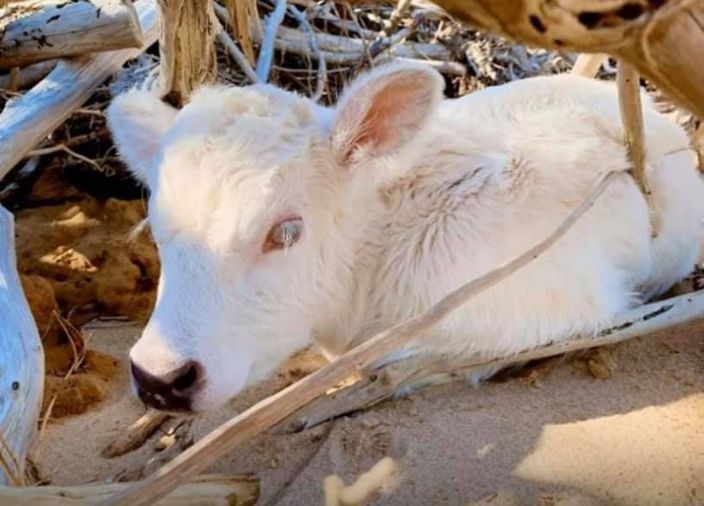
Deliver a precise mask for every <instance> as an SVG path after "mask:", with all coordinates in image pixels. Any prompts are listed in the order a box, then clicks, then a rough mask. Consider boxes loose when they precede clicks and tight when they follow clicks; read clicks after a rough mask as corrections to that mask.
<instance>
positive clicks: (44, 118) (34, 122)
mask: <svg viewBox="0 0 704 506" xmlns="http://www.w3.org/2000/svg"><path fill="white" fill-rule="evenodd" d="M135 6H136V8H137V12H138V14H139V22H140V25H141V27H142V34H143V37H144V45H143V46H142V47H140V48H138V49H121V50H120V51H110V52H106V53H100V54H96V55H94V56H91V57H86V58H82V59H77V60H62V61H60V62H59V63H58V64H57V65H56V68H55V69H54V70H53V71H52V72H51V73H50V74H49V75H48V76H47V77H46V78H45V79H44V80H43V81H42V82H40V83H39V84H37V85H36V86H35V87H34V88H32V89H31V90H30V91H28V92H27V93H25V94H24V95H23V96H21V97H19V98H17V99H15V100H12V101H10V102H9V103H8V104H7V105H6V106H5V110H4V111H3V112H2V114H0V180H2V178H3V177H4V176H5V175H6V174H7V173H8V172H9V171H10V170H11V169H12V167H14V165H15V164H17V163H18V162H19V161H20V160H22V159H23V158H24V157H25V156H26V155H27V153H29V152H30V151H31V150H32V149H33V148H34V147H35V146H36V145H37V144H39V143H40V142H41V141H42V139H44V138H45V137H46V136H47V135H48V134H50V133H51V132H52V131H53V130H54V129H55V128H56V127H58V126H59V125H60V124H61V123H62V122H63V121H64V120H65V119H66V118H67V117H68V116H69V115H70V114H71V113H72V112H73V111H74V110H75V109H77V108H78V107H80V106H81V104H83V102H85V101H86V100H87V99H88V98H89V97H90V96H91V94H92V93H93V91H94V90H95V89H96V88H97V87H98V86H100V85H101V84H102V83H103V82H105V80H106V79H107V78H108V77H110V76H111V75H113V74H115V73H116V72H118V71H119V70H120V69H121V68H122V65H123V64H124V63H125V62H126V61H127V60H130V59H132V58H135V57H136V56H138V55H139V54H140V53H141V52H142V51H143V50H144V49H146V48H147V47H148V46H150V45H152V44H153V43H154V42H156V39H157V36H158V23H157V7H156V4H155V2H154V0H139V1H138V2H136V4H135Z"/></svg>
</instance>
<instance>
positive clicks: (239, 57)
mask: <svg viewBox="0 0 704 506" xmlns="http://www.w3.org/2000/svg"><path fill="white" fill-rule="evenodd" d="M213 8H214V9H215V14H216V15H217V16H218V18H220V21H222V22H223V23H224V24H229V25H231V24H232V20H231V19H230V13H229V12H227V9H225V8H224V7H223V6H222V5H220V4H219V3H217V2H213ZM218 40H219V41H220V43H221V44H222V45H223V46H224V47H225V49H227V52H228V53H229V54H230V56H231V57H232V59H233V60H235V63H236V64H237V65H238V66H239V67H240V68H241V69H242V72H244V75H245V76H247V79H249V80H250V81H252V82H253V83H258V82H261V81H260V79H259V76H258V75H257V73H256V72H255V71H254V69H253V68H252V66H251V65H250V64H249V60H247V57H246V56H245V55H244V53H243V52H242V51H240V48H239V47H237V44H235V41H234V40H232V37H230V35H229V34H228V33H227V31H226V30H225V29H222V30H220V31H219V32H218Z"/></svg>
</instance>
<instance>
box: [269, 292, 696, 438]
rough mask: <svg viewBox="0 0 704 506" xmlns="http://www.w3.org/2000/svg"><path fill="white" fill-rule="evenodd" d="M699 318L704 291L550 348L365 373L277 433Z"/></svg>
mask: <svg viewBox="0 0 704 506" xmlns="http://www.w3.org/2000/svg"><path fill="white" fill-rule="evenodd" d="M701 318H704V291H700V292H696V293H693V294H687V295H682V296H679V297H675V298H672V299H668V300H665V301H662V302H655V303H651V304H646V305H643V306H640V307H637V308H635V309H632V310H631V311H628V312H626V313H624V314H623V315H620V316H618V317H617V318H615V319H614V321H613V322H612V325H611V326H610V327H609V328H607V329H604V330H603V331H601V332H600V333H599V335H597V336H590V337H581V338H577V339H572V340H570V341H565V342H560V343H552V344H548V345H545V346H541V347H539V348H535V349H532V350H527V351H524V352H522V353H518V354H515V355H509V356H504V357H498V358H496V359H493V360H470V361H464V362H462V361H455V360H452V359H447V358H443V359H438V358H437V357H433V356H428V355H419V356H411V357H409V358H406V359H403V360H400V361H398V362H393V363H390V364H386V365H384V366H383V367H381V368H378V369H372V370H371V371H367V374H366V375H365V376H364V377H362V378H361V379H359V381H357V382H356V383H353V384H351V385H348V386H346V387H345V388H343V389H340V390H336V391H334V392H332V393H330V394H327V395H324V396H321V397H318V398H317V399H315V400H314V401H313V402H311V403H310V404H308V405H307V406H305V407H304V408H303V409H301V410H299V411H298V412H296V413H294V414H293V415H291V416H290V417H289V418H287V419H285V420H284V421H283V422H282V423H280V424H279V425H277V427H276V428H275V430H276V432H277V433H290V432H298V431H300V430H303V429H308V428H310V427H314V426H316V425H318V424H320V423H323V422H325V421H327V420H331V419H333V418H337V417H339V416H343V415H346V414H349V413H353V412H355V411H360V410H363V409H367V408H369V407H371V406H373V405H375V404H377V403H379V402H382V401H384V400H386V399H389V398H392V397H393V396H394V395H396V394H397V393H398V392H399V391H403V390H404V389H405V388H408V387H410V388H414V387H417V386H418V385H422V384H423V383H424V382H426V381H428V380H429V379H430V382H432V383H433V384H437V383H442V382H445V381H451V380H452V379H454V378H466V377H468V376H469V375H471V374H472V373H476V372H480V371H487V370H498V369H502V368H505V367H509V366H512V365H516V364H522V363H526V362H529V361H531V360H538V359H542V358H548V357H552V356H556V355H562V354H565V353H573V352H577V351H582V350H586V349H589V348H594V347H597V346H607V345H611V344H616V343H619V342H622V341H625V340H628V339H631V338H634V337H639V336H645V335H648V334H653V333H655V332H658V331H661V330H664V329H668V328H672V327H674V326H676V325H681V324H685V323H688V322H691V321H694V320H697V319H701Z"/></svg>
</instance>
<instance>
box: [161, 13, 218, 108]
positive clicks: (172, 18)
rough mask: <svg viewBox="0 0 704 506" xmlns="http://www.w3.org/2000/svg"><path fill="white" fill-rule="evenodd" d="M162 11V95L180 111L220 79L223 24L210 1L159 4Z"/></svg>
mask: <svg viewBox="0 0 704 506" xmlns="http://www.w3.org/2000/svg"><path fill="white" fill-rule="evenodd" d="M159 7H160V8H161V23H160V24H161V29H160V35H159V51H160V56H161V66H160V75H159V86H160V92H161V95H162V96H163V97H164V98H165V100H166V101H168V102H170V103H171V104H172V105H175V106H177V107H180V106H181V105H182V104H183V103H184V102H185V100H186V99H187V98H188V97H189V96H190V94H191V92H192V91H193V90H194V89H195V88H197V87H198V86H200V85H201V84H205V83H209V82H212V81H214V80H215V78H216V77H217V72H218V64H217V55H216V53H215V38H216V37H217V34H218V32H219V31H220V23H218V20H217V18H216V17H215V12H214V11H213V4H212V2H209V1H206V0H159Z"/></svg>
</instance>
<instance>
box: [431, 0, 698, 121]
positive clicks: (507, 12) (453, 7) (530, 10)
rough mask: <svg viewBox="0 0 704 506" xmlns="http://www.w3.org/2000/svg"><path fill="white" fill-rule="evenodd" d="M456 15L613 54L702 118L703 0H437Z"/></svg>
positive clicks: (547, 43)
mask: <svg viewBox="0 0 704 506" xmlns="http://www.w3.org/2000/svg"><path fill="white" fill-rule="evenodd" d="M432 1H433V3H435V4H437V5H439V6H441V7H443V8H444V9H445V10H446V11H447V12H448V13H450V14H451V15H453V16H455V17H456V18H457V19H459V20H461V21H464V22H466V23H468V24H470V25H473V26H475V27H477V28H480V29H483V30H486V31H488V32H493V33H496V34H500V35H503V36H506V37H509V38H511V39H514V40H516V41H517V42H520V43H523V44H528V45H531V46H539V47H545V48H549V49H557V50H567V51H575V52H579V53H608V54H610V55H612V56H615V57H617V58H618V59H619V60H623V61H626V62H628V63H630V64H631V65H633V66H634V67H635V68H636V70H637V71H638V72H639V73H640V74H642V75H643V76H645V77H646V78H648V79H650V80H651V81H652V82H653V83H655V84H656V85H657V86H658V87H659V88H661V89H662V90H663V91H664V92H665V93H666V94H667V95H668V96H669V97H670V98H671V99H672V100H674V101H675V102H677V103H678V104H679V105H681V106H683V107H685V108H687V109H689V110H690V111H691V112H692V113H694V114H695V115H697V116H698V117H700V118H704V86H702V83H703V82H704V65H702V64H701V58H700V56H701V54H702V53H704V2H702V1H700V0H669V1H660V2H652V1H648V0H608V1H599V2H597V1H594V0H570V1H564V2H555V1H554V0H432Z"/></svg>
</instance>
